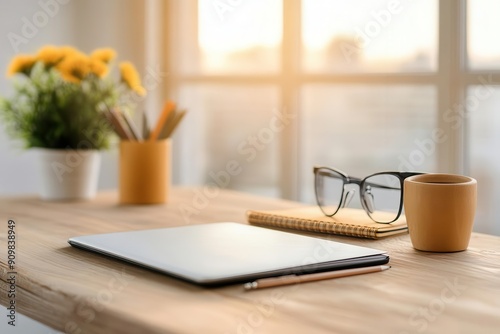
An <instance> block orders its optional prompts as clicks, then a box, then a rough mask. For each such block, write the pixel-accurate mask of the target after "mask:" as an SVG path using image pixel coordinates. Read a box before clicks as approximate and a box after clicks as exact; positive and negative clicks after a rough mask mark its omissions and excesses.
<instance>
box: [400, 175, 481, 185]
mask: <svg viewBox="0 0 500 334" xmlns="http://www.w3.org/2000/svg"><path fill="white" fill-rule="evenodd" d="M404 182H408V183H414V184H426V185H431V186H432V185H435V186H458V185H467V184H474V183H477V181H476V179H474V178H472V177H470V176H465V175H459V174H448V173H427V174H419V175H413V176H410V177H408V178H406V179H405V181H404Z"/></svg>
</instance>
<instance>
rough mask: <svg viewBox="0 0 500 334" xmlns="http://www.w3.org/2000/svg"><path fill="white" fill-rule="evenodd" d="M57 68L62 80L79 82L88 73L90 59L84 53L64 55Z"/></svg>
mask: <svg viewBox="0 0 500 334" xmlns="http://www.w3.org/2000/svg"><path fill="white" fill-rule="evenodd" d="M57 69H58V70H59V72H60V73H61V76H62V78H63V79H64V80H66V81H69V82H74V83H79V82H80V81H81V80H82V79H83V78H85V77H86V76H87V75H88V74H89V73H90V60H89V58H88V57H87V56H85V55H84V54H74V55H72V56H67V57H65V58H64V59H63V60H62V61H61V62H60V63H59V64H58V65H57Z"/></svg>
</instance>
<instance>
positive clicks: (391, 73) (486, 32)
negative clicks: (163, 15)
mask: <svg viewBox="0 0 500 334" xmlns="http://www.w3.org/2000/svg"><path fill="white" fill-rule="evenodd" d="M499 9H500V3H498V2H497V1H494V0H490V1H489V0H470V1H465V0H461V1H452V0H442V1H437V0H420V1H410V0H408V1H406V0H399V1H398V0H377V1H374V0H353V1H341V0H302V1H300V0H252V1H245V0H183V1H170V2H169V6H168V13H169V20H170V21H171V23H170V30H169V39H168V47H167V49H168V50H169V52H168V56H169V69H170V71H169V79H170V86H169V96H171V97H173V98H174V99H176V100H177V101H179V104H180V105H182V106H183V107H186V108H188V109H189V115H188V116H187V117H186V120H185V122H184V124H183V125H182V129H181V131H179V133H178V134H177V137H176V139H175V143H174V146H175V147H177V148H178V149H177V150H176V152H177V153H176V157H175V166H174V172H175V177H176V181H177V182H178V183H181V184H197V185H199V184H209V183H216V184H218V185H219V186H223V187H227V188H231V189H238V190H243V191H250V192H254V193H256V194H263V195H268V196H274V197H283V198H290V199H295V200H301V201H304V202H310V203H312V202H313V200H314V196H313V182H312V180H313V178H312V167H313V166H314V165H319V164H325V165H330V166H333V167H336V168H339V169H342V170H345V171H346V172H347V173H349V174H352V175H357V176H363V175H368V174H369V173H373V172H376V171H381V170H422V171H429V172H453V173H466V174H469V175H471V176H473V177H476V178H477V179H478V181H479V192H480V195H479V203H480V204H479V208H478V212H481V214H480V215H478V220H481V221H482V222H484V224H483V225H480V226H476V229H477V230H479V231H485V232H490V233H497V234H500V226H493V225H488V222H491V224H493V221H494V219H493V217H495V216H498V214H500V209H496V208H495V206H494V205H491V203H496V202H498V201H499V200H500V192H499V191H496V189H497V187H495V186H494V185H495V182H496V183H500V177H498V176H496V173H495V172H494V171H495V170H496V169H498V168H496V166H498V165H499V164H500V159H496V156H495V154H493V152H494V149H495V147H498V145H499V144H500V143H499V141H500V139H499V138H498V135H496V132H498V127H499V126H500V124H499V122H500V121H499V119H498V117H497V116H498V114H499V113H498V112H497V109H498V107H499V105H500V91H499V90H498V88H497V87H496V86H495V85H496V83H498V82H500V72H498V70H499V66H500V48H498V45H499V44H498V43H493V42H492V41H494V40H495V38H496V36H495V31H498V29H499V28H500V27H499V24H498V22H499V21H498V20H497V15H496V14H495V13H498V12H500V10H499ZM280 122H281V123H280ZM231 163H236V164H237V167H240V168H239V169H238V170H237V171H233V173H232V174H231V173H229V172H228V170H227V169H228V164H229V165H231ZM233 167H234V166H233ZM483 184H484V185H486V184H487V185H488V186H484V187H483V186H482V185H483ZM354 205H356V203H354ZM358 205H359V203H358ZM496 210H498V211H496Z"/></svg>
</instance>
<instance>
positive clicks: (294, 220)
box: [247, 206, 408, 239]
mask: <svg viewBox="0 0 500 334" xmlns="http://www.w3.org/2000/svg"><path fill="white" fill-rule="evenodd" d="M247 219H248V222H249V223H250V224H253V225H259V226H265V227H277V228H285V229H292V230H302V231H311V232H319V233H328V234H338V235H346V236H351V237H360V238H370V239H378V238H383V237H387V236H390V235H395V234H400V233H406V232H407V231H408V226H407V225H406V219H405V217H404V215H401V217H400V218H399V219H398V220H396V221H395V222H393V223H390V224H378V223H375V222H374V221H372V220H371V219H370V217H368V216H367V214H366V212H364V211H363V210H361V209H353V208H343V209H341V210H339V211H338V212H337V214H336V215H335V216H333V217H327V216H325V215H324V214H323V213H322V212H321V210H320V209H319V208H318V207H317V206H313V207H302V208H296V209H288V210H266V211H259V210H249V211H247Z"/></svg>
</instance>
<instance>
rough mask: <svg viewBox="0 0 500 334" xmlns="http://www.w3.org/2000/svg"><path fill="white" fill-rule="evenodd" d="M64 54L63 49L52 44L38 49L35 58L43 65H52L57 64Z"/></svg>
mask: <svg viewBox="0 0 500 334" xmlns="http://www.w3.org/2000/svg"><path fill="white" fill-rule="evenodd" d="M64 56H65V54H64V52H63V49H61V48H58V47H55V46H53V45H47V46H44V47H43V48H41V49H40V50H39V51H38V53H37V54H36V59H37V60H40V61H42V62H43V63H44V64H45V66H54V65H57V64H58V63H59V62H60V61H61V60H62V59H63V58H64Z"/></svg>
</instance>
